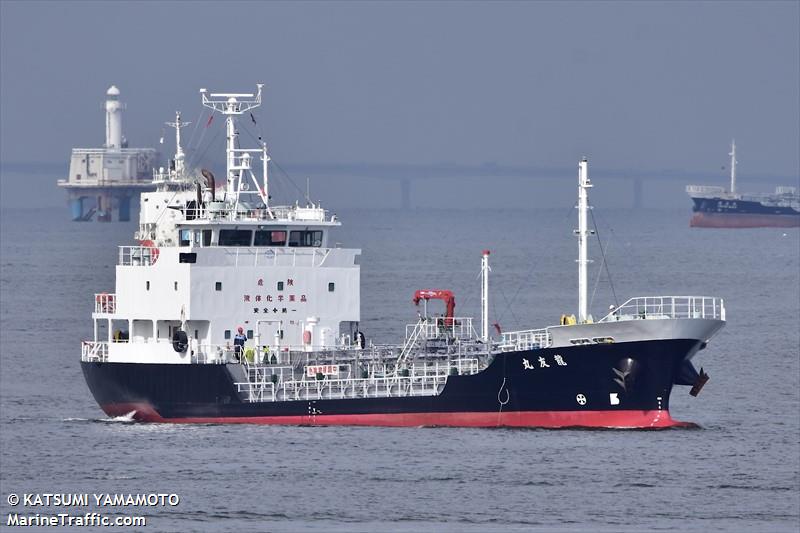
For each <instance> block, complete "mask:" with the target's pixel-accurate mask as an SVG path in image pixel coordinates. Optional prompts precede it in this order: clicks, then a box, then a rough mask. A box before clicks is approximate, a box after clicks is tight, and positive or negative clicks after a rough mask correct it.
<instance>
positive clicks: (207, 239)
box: [203, 229, 211, 246]
mask: <svg viewBox="0 0 800 533" xmlns="http://www.w3.org/2000/svg"><path fill="white" fill-rule="evenodd" d="M203 246H211V230H210V229H204V230H203Z"/></svg>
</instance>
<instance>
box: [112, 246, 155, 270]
mask: <svg viewBox="0 0 800 533" xmlns="http://www.w3.org/2000/svg"><path fill="white" fill-rule="evenodd" d="M157 260H158V248H154V247H150V246H120V247H119V260H118V262H117V264H118V265H120V266H150V265H153V264H155V262H156V261H157Z"/></svg>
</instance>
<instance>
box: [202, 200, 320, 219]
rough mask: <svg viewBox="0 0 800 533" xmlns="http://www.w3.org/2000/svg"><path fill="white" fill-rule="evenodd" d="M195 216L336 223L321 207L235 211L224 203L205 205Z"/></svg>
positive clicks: (282, 207) (242, 209)
mask: <svg viewBox="0 0 800 533" xmlns="http://www.w3.org/2000/svg"><path fill="white" fill-rule="evenodd" d="M193 214H194V216H195V217H196V218H198V219H203V220H231V221H233V220H264V221H283V222H287V221H288V222H291V221H295V220H297V221H307V222H325V221H326V220H329V221H330V222H336V218H335V215H332V216H330V217H328V213H327V212H326V211H325V210H324V209H322V208H321V207H299V206H276V207H270V208H266V207H260V208H257V209H248V208H244V207H241V206H240V207H238V208H236V209H234V208H233V207H232V206H230V205H225V204H223V203H222V202H211V203H208V204H204V205H203V206H202V207H200V208H198V209H196V210H195V211H194V213H193Z"/></svg>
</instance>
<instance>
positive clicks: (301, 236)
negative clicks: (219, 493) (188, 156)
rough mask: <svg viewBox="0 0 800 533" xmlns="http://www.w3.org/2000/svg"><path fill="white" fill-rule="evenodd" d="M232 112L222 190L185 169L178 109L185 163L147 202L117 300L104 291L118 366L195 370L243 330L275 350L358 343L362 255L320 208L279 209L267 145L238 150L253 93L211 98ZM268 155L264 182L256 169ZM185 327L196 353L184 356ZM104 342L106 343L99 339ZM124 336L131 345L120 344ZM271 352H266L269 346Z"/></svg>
mask: <svg viewBox="0 0 800 533" xmlns="http://www.w3.org/2000/svg"><path fill="white" fill-rule="evenodd" d="M202 100H203V104H204V105H206V106H208V107H210V108H212V109H214V110H215V111H217V112H219V113H221V114H223V115H225V116H226V122H227V124H226V131H227V133H228V142H227V148H226V151H227V165H226V167H227V168H226V180H225V182H224V183H223V184H222V185H224V188H221V189H219V190H218V189H217V187H216V182H215V180H214V177H213V175H212V174H211V173H210V172H208V171H205V170H204V171H202V172H201V173H197V174H194V173H193V172H192V171H191V170H190V169H187V168H186V167H185V164H184V157H183V149H182V147H181V145H180V130H181V128H182V127H183V126H185V124H186V123H184V122H182V121H181V119H180V114H179V113H178V114H176V119H175V122H172V123H169V125H170V126H172V127H174V128H175V130H176V150H175V158H174V159H173V160H172V161H171V162H170V164H169V168H167V169H164V168H161V169H158V170H157V171H156V172H155V174H154V180H153V181H154V183H155V184H156V186H157V189H156V190H155V191H153V192H147V193H143V194H142V196H141V207H140V220H139V230H138V232H137V239H138V240H139V241H140V243H141V244H140V245H138V246H122V247H120V250H119V261H118V264H117V267H116V268H117V271H116V291H115V293H114V294H98V295H97V296H96V312H95V314H94V317H95V327H96V330H97V329H98V328H99V329H100V330H105V331H104V332H102V331H101V332H99V337H103V335H104V334H105V335H107V336H108V339H109V346H108V354H107V356H108V357H107V360H108V361H111V362H159V363H190V362H193V361H194V362H197V361H198V360H203V361H209V360H213V359H214V358H215V357H217V356H218V355H219V354H222V353H226V352H229V351H230V346H231V345H232V343H233V339H234V337H235V335H236V333H237V329H238V328H239V327H241V328H242V329H243V332H244V334H245V335H246V336H247V338H248V342H247V344H246V346H247V347H256V346H257V347H265V346H267V347H269V348H270V349H271V350H272V351H273V353H276V351H280V350H281V349H284V348H288V347H294V348H296V347H299V346H303V347H306V348H307V349H309V350H324V349H327V348H333V347H334V346H337V345H339V344H341V343H343V342H344V343H350V342H352V339H353V338H354V336H355V334H356V332H357V327H358V322H359V320H360V311H359V309H360V293H359V285H360V270H359V265H358V264H357V256H358V255H359V254H360V250H357V249H344V248H337V247H335V246H333V245H332V242H333V241H332V239H331V237H330V235H329V233H330V231H331V230H332V229H333V228H335V227H337V226H339V225H340V223H339V221H338V220H337V218H336V216H335V215H332V214H329V213H327V212H326V211H325V210H324V209H323V208H322V207H320V206H319V205H315V204H308V205H299V204H295V205H289V206H271V205H269V197H268V195H267V192H266V191H267V190H268V174H267V165H266V162H267V161H268V160H269V157H268V156H267V149H266V145H265V144H262V146H261V147H259V148H258V149H255V150H251V149H243V148H237V144H238V143H237V142H236V137H237V135H238V134H237V131H236V126H235V115H239V114H241V113H243V112H245V111H249V110H250V109H253V108H255V107H258V106H259V105H260V103H261V86H260V85H259V86H258V91H257V93H255V94H229V93H223V94H219V93H212V94H208V93H207V92H206V91H205V90H203V91H202ZM256 158H259V159H260V163H261V164H259V165H257V168H260V170H261V173H260V174H261V175H260V177H257V176H256V174H255V173H254V172H253V165H252V163H253V160H254V159H256ZM176 332H184V333H185V336H186V342H187V343H188V345H189V347H190V349H187V350H185V351H177V350H176V349H174V342H175V341H176V340H178V341H181V340H182V339H181V337H182V334H181V333H176ZM96 338H98V336H97V335H96ZM119 340H123V341H126V342H113V341H119ZM260 349H263V348H260Z"/></svg>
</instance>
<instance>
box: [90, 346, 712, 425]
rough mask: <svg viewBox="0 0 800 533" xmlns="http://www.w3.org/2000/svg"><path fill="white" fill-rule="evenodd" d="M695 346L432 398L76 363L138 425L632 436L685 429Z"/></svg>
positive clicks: (571, 354) (173, 368) (556, 369)
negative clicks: (296, 393) (321, 391)
mask: <svg viewBox="0 0 800 533" xmlns="http://www.w3.org/2000/svg"><path fill="white" fill-rule="evenodd" d="M700 347H701V342H700V341H698V340H692V339H675V340H653V341H641V342H627V343H618V344H595V345H587V346H571V347H563V348H548V349H540V350H530V351H519V352H506V353H501V354H498V355H497V356H496V357H495V358H494V360H493V361H492V362H491V363H490V364H489V366H488V367H487V368H486V369H484V370H483V371H481V372H478V373H476V374H472V375H452V376H449V377H448V379H447V383H446V385H445V387H444V389H442V391H441V392H440V393H439V394H436V395H430V396H397V395H394V396H391V397H377V398H373V397H370V398H363V397H356V398H344V399H318V400H301V399H298V400H291V401H266V402H251V401H248V399H247V397H246V394H243V393H241V392H239V391H238V390H237V386H236V385H235V382H236V378H235V377H234V376H237V375H239V376H241V375H243V373H242V372H241V371H240V369H239V368H237V367H239V365H234V364H218V365H214V364H187V365H181V364H145V363H112V362H82V363H81V367H82V369H83V373H84V376H85V378H86V382H87V384H88V386H89V388H90V390H91V391H92V394H93V395H94V397H95V399H96V401H97V402H98V404H99V405H100V407H101V408H102V409H103V411H105V413H106V414H108V415H110V416H121V415H130V414H131V413H132V412H133V418H134V419H135V420H138V421H142V422H175V423H261V424H296V425H298V424H299V425H371V426H473V427H496V426H510V427H515V426H516V427H574V426H583V427H630V428H663V427H670V426H675V425H685V424H684V423H681V422H677V421H675V420H673V419H672V418H671V416H670V414H669V397H670V393H671V391H672V387H673V385H674V384H683V385H688V384H692V382H693V380H695V379H696V378H697V372H696V371H695V370H694V368H693V367H692V365H691V362H690V359H691V358H692V356H693V355H694V354H695V353H696V352H697V350H698V349H700Z"/></svg>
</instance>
